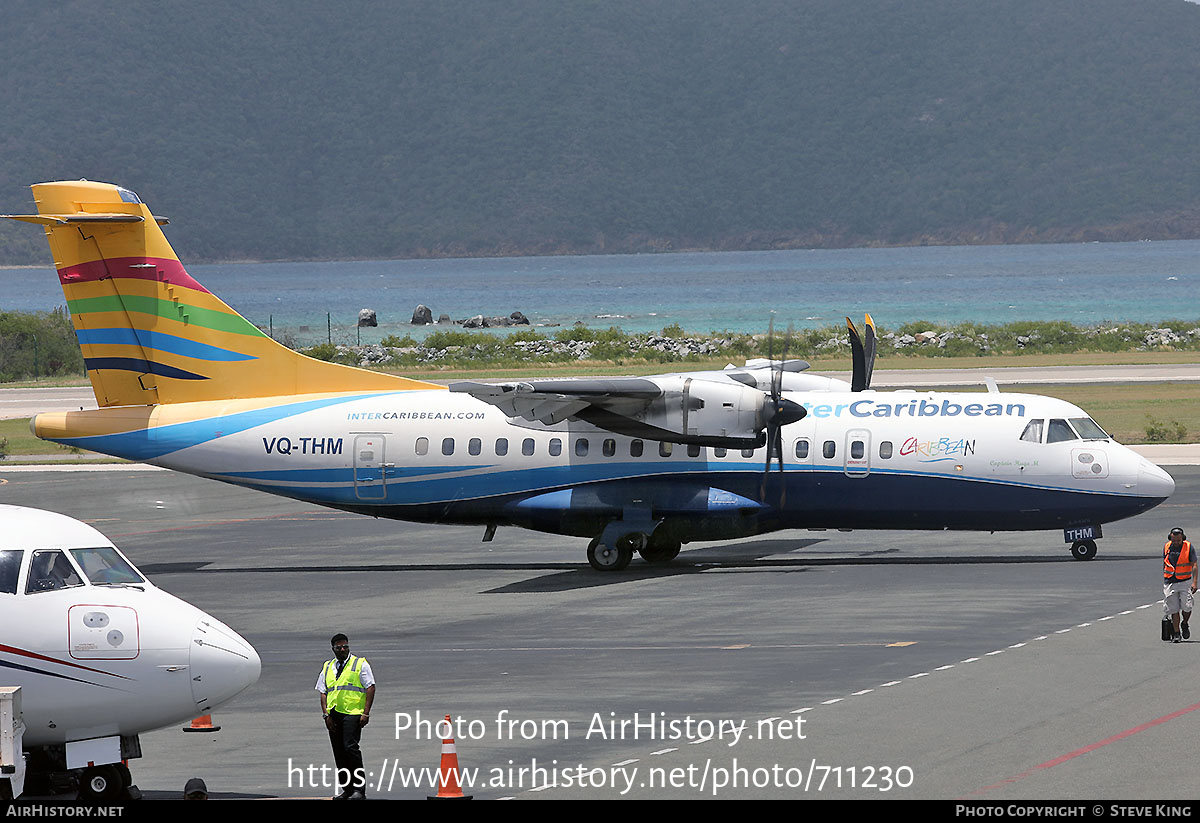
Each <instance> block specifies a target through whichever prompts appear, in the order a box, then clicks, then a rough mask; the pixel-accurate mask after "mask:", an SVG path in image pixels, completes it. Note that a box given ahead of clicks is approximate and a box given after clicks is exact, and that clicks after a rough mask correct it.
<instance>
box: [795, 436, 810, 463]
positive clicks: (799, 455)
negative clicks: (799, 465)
mask: <svg viewBox="0 0 1200 823" xmlns="http://www.w3.org/2000/svg"><path fill="white" fill-rule="evenodd" d="M796 459H797V460H807V459H808V439H807V438H803V439H800V440H797V441H796Z"/></svg>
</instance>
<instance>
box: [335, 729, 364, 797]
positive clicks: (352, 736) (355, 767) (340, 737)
mask: <svg viewBox="0 0 1200 823" xmlns="http://www.w3.org/2000/svg"><path fill="white" fill-rule="evenodd" d="M329 720H330V721H331V722H330V729H329V742H330V744H331V745H332V746H333V763H334V765H335V766H337V788H338V791H339V792H341V791H343V790H345V788H346V787H347V786H349V787H350V788H352V789H361V790H362V791H363V793H364V794H365V793H366V789H367V773H366V772H365V771H364V770H363V758H362V751H361V750H360V749H359V748H358V740H359V737H361V736H362V726H361V725H360V720H359V715H357V714H342V713H341V712H338V711H334V710H333V709H330V711H329Z"/></svg>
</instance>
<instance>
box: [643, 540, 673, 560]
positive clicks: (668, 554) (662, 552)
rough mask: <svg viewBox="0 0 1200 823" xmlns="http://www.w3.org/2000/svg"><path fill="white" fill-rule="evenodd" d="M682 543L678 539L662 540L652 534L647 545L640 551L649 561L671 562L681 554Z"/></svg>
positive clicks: (644, 558)
mask: <svg viewBox="0 0 1200 823" xmlns="http://www.w3.org/2000/svg"><path fill="white" fill-rule="evenodd" d="M681 547H682V544H681V543H680V542H679V541H678V540H661V539H655V538H654V537H653V536H651V538H650V540H649V541H647V543H646V547H645V548H644V549H641V550H640V551H639V552H638V553H639V554H641V556H642V559H643V560H645V561H646V562H647V563H670V562H671V561H672V560H674V559H675V558H676V557H678V556H679V549H680V548H681Z"/></svg>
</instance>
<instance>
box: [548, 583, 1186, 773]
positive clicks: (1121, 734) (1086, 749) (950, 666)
mask: <svg viewBox="0 0 1200 823" xmlns="http://www.w3.org/2000/svg"><path fill="white" fill-rule="evenodd" d="M1161 603H1162V601H1161V600H1160V601H1158V604H1161ZM1153 605H1156V604H1154V603H1147V604H1145V605H1142V606H1138V607H1137V609H1130V610H1126V611H1123V612H1119V613H1118V614H1116V615H1109V616H1108V617H1103V618H1098V620H1108V619H1111V618H1113V617H1118V616H1120V615H1125V614H1132V613H1133V612H1134V611H1136V610H1140V609H1148V608H1150V607H1151V606H1153ZM1091 625H1092V624H1091V623H1081V624H1079V625H1078V626H1076V628H1083V627H1086V626H1091ZM1069 631H1071V630H1070V629H1069V628H1068V629H1059V630H1058V631H1056V632H1055V634H1066V633H1068V632H1069ZM1033 639H1034V640H1047V639H1049V635H1044V634H1043V635H1039V636H1038V637H1035V638H1033ZM907 645H912V643H911V642H905V643H892V644H888V647H891V646H907ZM1026 645H1027V641H1026V642H1021V643H1015V644H1013V645H1012V646H1009V647H1008V648H1009V649H1019V648H1023V647H1024V646H1026ZM726 648H728V647H726ZM740 648H745V647H740ZM1005 651H1006V650H1005V649H997V650H995V651H991V652H988V653H987V654H986V655H984V657H991V656H994V655H999V654H1003V653H1004V652H1005ZM981 659H982V658H979V657H968V658H966V659H965V660H962V661H960V662H961V663H975V662H977V661H979V660H981ZM953 668H954V664H948V665H945V666H939V667H938V668H936V669H934V671H939V672H940V671H947V670H949V669H953ZM929 674H930V672H918V673H916V674H910V675H909V676H908V678H907V679H909V680H917V679H919V678H922V677H928V676H929ZM902 682H904V681H903V680H891V681H888V682H887V683H881V684H880V685H879V686H878V687H877V688H878V689H884V688H887V687H889V686H898V685H900V684H901V683H902ZM875 690H876V689H862V690H860V691H857V692H852V693H851V694H850V695H849V696H850V697H863V696H865V695H868V694H871V693H872V692H874V691H875ZM845 699H846V698H845V697H833V698H830V699H829V700H823V701H821V703H820V705H822V706H832V705H835V704H837V703H841V702H843V701H844V700H845ZM1197 709H1200V703H1196V704H1193V705H1191V706H1188V707H1187V708H1184V709H1180V710H1179V711H1176V712H1172V713H1171V714H1168V715H1164V716H1163V717H1160V718H1157V719H1155V720H1151V721H1149V722H1147V723H1143V724H1142V725H1140V726H1136V727H1134V728H1132V729H1127V730H1125V731H1123V732H1119V733H1118V734H1115V735H1113V736H1112V737H1109V738H1106V739H1105V740H1101V741H1099V742H1098V743H1093V744H1091V745H1089V746H1084V747H1083V748H1081V749H1076V750H1075V751H1073V752H1069V753H1067V754H1065V755H1062V756H1060V757H1057V758H1055V759H1053V760H1048V761H1046V762H1045V763H1041V764H1038V765H1037V766H1034V767H1033V768H1031V769H1027V770H1026V771H1024V772H1021V773H1020V774H1018V775H1016V776H1015V777H1010V778H1008V779H1006V780H1003V781H1001V782H999V783H996V784H994V785H991V786H985V787H984V788H982V789H977V790H976V791H974V792H972V793H971V794H969V795H967V796H968V797H972V796H976V795H980V794H984V793H986V792H989V791H991V790H992V789H996V788H1000V787H1002V786H1005V785H1009V784H1011V783H1014V782H1016V781H1018V780H1021V779H1023V778H1025V777H1028V776H1030V775H1032V774H1036V773H1037V772H1038V771H1040V770H1043V769H1048V768H1052V767H1054V766H1057V765H1059V764H1060V763H1065V762H1067V761H1068V760H1072V759H1074V758H1076V757H1079V756H1080V755H1082V754H1087V753H1088V752H1090V751H1094V750H1096V749H1098V748H1101V747H1103V746H1107V745H1108V744H1110V743H1115V742H1116V741H1118V740H1122V739H1124V738H1126V737H1130V736H1131V735H1134V734H1137V733H1138V732H1140V731H1144V730H1146V729H1149V728H1153V727H1154V726H1158V725H1161V724H1163V723H1166V722H1168V721H1170V720H1173V719H1175V718H1177V717H1181V716H1182V715H1185V714H1188V713H1189V712H1193V711H1195V710H1197ZM812 710H813V707H812V706H805V707H803V708H800V709H793V710H792V712H791V713H792V714H802V713H804V712H809V711H812ZM778 719H779V718H778V717H771V718H768V720H770V721H774V720H778ZM713 739H714V738H712V737H707V738H702V739H699V740H692V741H689V743H688V745H692V746H695V745H697V744H700V743H709V742H711V741H712V740H713ZM673 751H678V749H677V748H673V749H662V750H660V751H655V752H651V753H650V755H649V756H650V757H655V756H658V755H663V754H669V753H670V752H673ZM638 760H639V759H638V758H630V759H628V760H622V761H621V762H620V763H614V764H613V767H614V768H616V767H621V766H628V765H630V764H633V763H637V762H638ZM549 788H552V786H550V785H546V786H538V787H535V788H531V789H530V791H545V790H546V789H549Z"/></svg>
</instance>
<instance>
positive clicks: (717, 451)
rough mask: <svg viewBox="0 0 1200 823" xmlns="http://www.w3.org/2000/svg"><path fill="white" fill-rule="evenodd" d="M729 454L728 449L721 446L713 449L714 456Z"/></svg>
mask: <svg viewBox="0 0 1200 823" xmlns="http://www.w3.org/2000/svg"><path fill="white" fill-rule="evenodd" d="M727 454H729V452H728V450H726V449H723V448H721V447H720V446H717V447H716V448H714V449H713V457H724V456H725V455H727Z"/></svg>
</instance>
